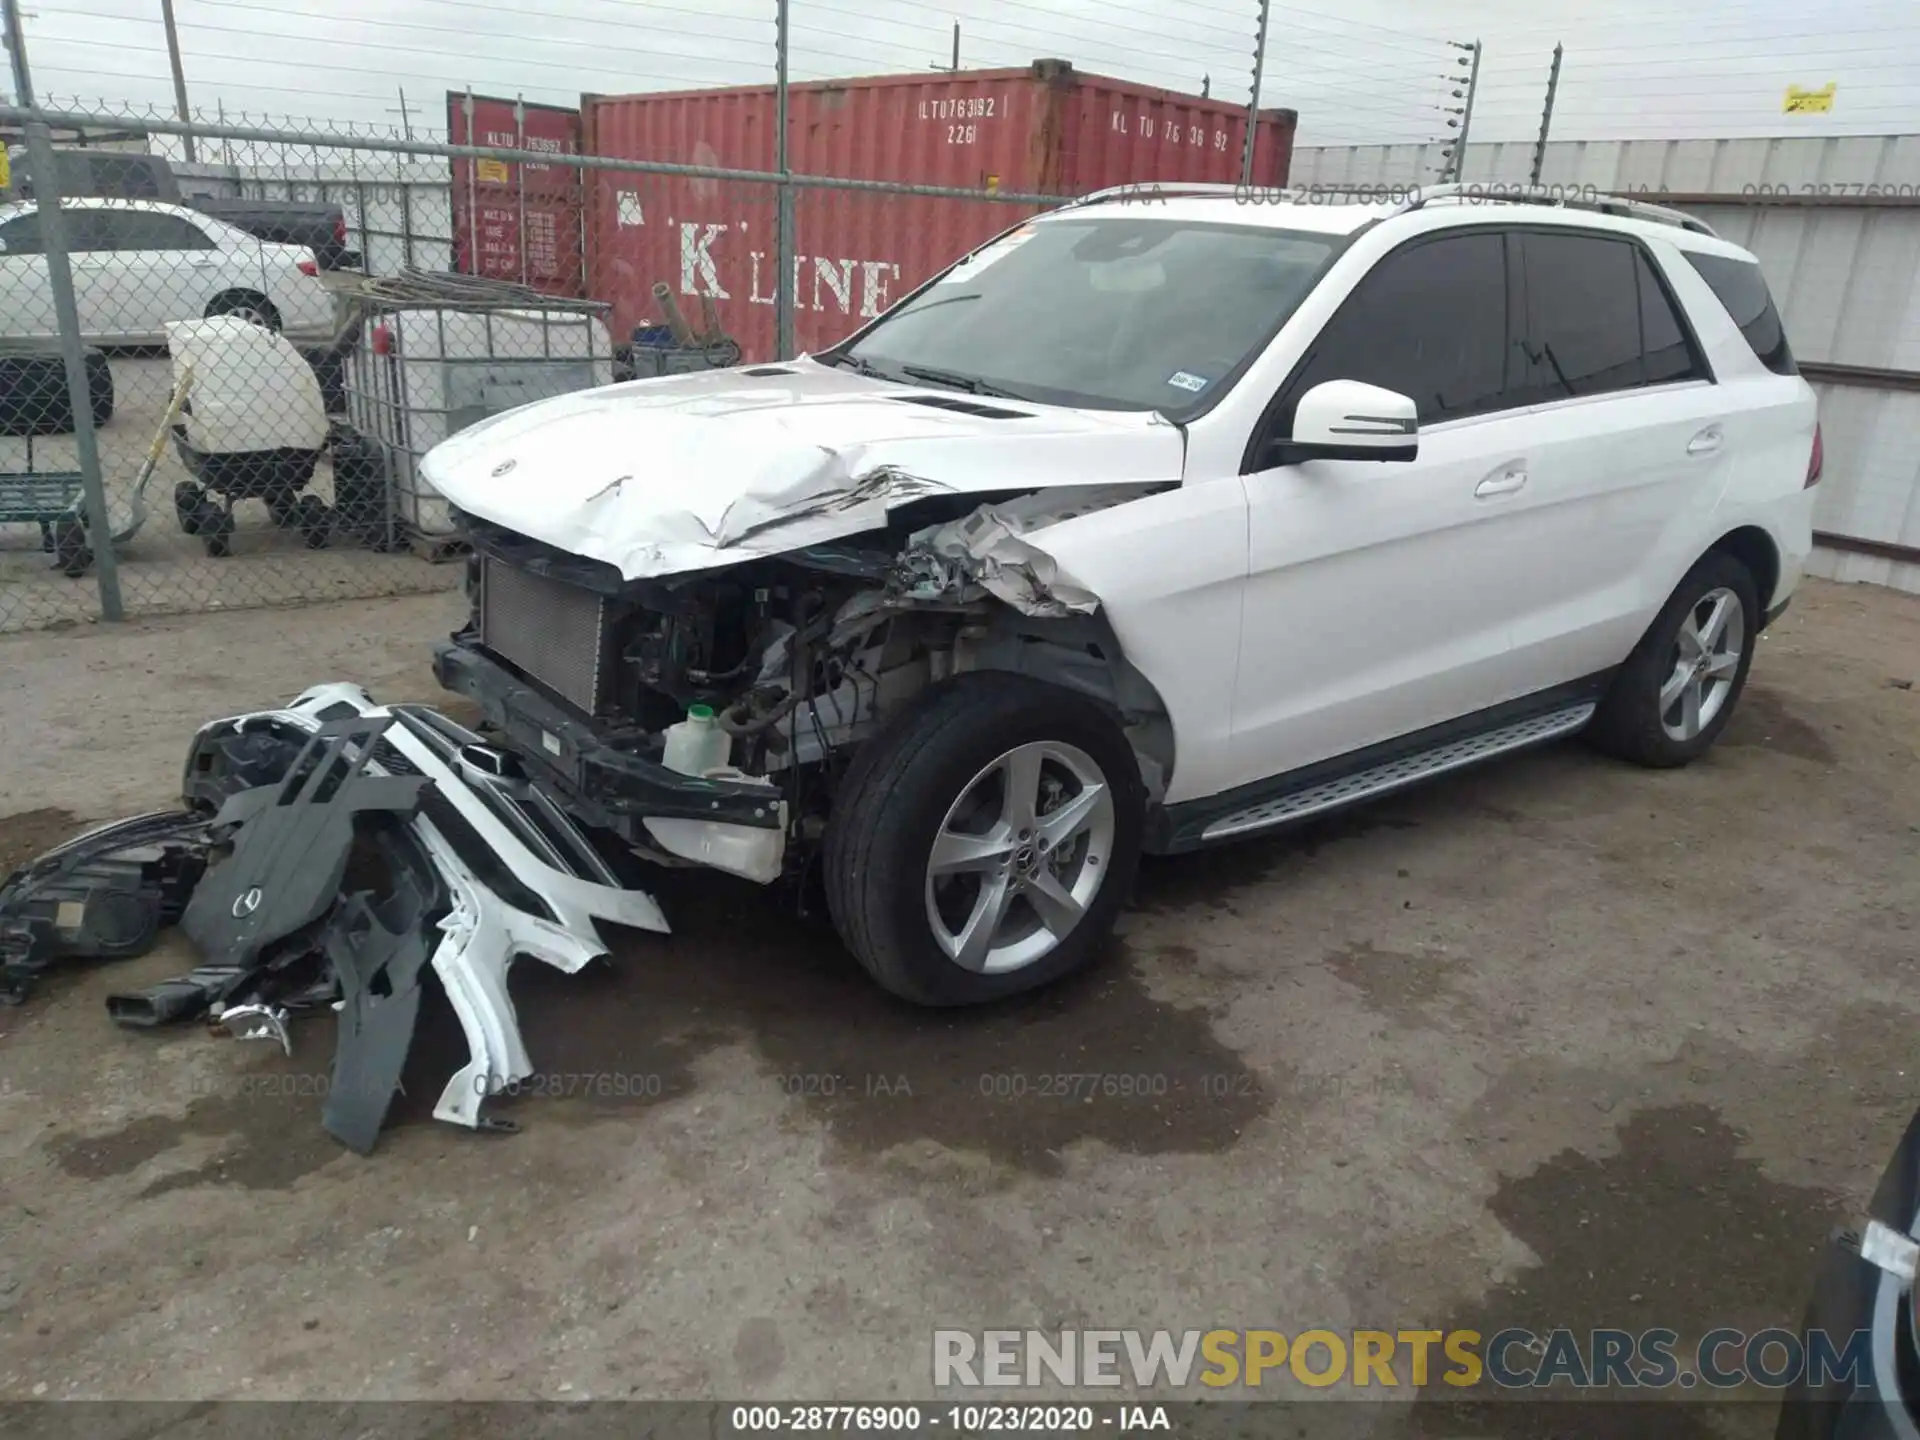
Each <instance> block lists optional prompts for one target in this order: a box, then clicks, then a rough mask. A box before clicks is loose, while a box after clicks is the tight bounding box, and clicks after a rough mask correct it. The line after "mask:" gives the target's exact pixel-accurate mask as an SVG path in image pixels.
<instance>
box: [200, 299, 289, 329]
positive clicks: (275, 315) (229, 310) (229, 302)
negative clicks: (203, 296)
mask: <svg viewBox="0 0 1920 1440" xmlns="http://www.w3.org/2000/svg"><path fill="white" fill-rule="evenodd" d="M216 315H237V316H239V317H240V318H241V319H244V320H251V321H252V322H253V323H254V324H256V325H264V326H266V327H267V329H269V330H272V331H274V332H275V333H278V332H279V329H280V312H279V311H278V310H276V309H274V306H273V302H272V301H271V300H269V299H267V297H266V296H264V295H262V294H260V293H259V292H258V291H257V290H229V291H227V292H225V293H224V294H221V295H216V296H214V297H213V299H211V300H209V301H208V302H207V309H206V316H207V319H209V320H211V319H213V317H214V316H216Z"/></svg>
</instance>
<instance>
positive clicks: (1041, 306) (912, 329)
mask: <svg viewBox="0 0 1920 1440" xmlns="http://www.w3.org/2000/svg"><path fill="white" fill-rule="evenodd" d="M1337 240H1338V237H1335V236H1331V235H1312V234H1302V233H1298V232H1293V231H1286V230H1274V229H1270V228H1267V227H1263V226H1253V225H1206V224H1195V223H1190V222H1185V221H1177V220H1154V219H1143V218H1140V217H1138V216H1112V215H1109V216H1106V217H1102V218H1095V217H1092V216H1089V217H1086V218H1073V219H1065V218H1063V219H1057V220H1046V221H1042V222H1039V223H1036V224H1032V225H1027V226H1023V227H1022V228H1021V229H1019V230H1016V231H1014V232H1013V233H1012V234H1010V235H1008V236H1006V237H1005V238H1003V239H1001V240H998V241H996V242H994V243H993V244H992V245H989V246H987V247H986V248H985V249H982V250H980V251H978V252H977V253H975V254H974V255H973V256H971V257H970V258H969V259H967V260H964V261H962V262H961V263H960V264H959V265H956V266H955V267H954V268H953V269H952V270H951V271H949V272H948V273H947V274H946V275H945V276H943V277H942V278H941V280H940V282H939V283H938V284H936V285H933V286H930V287H929V288H927V289H926V290H923V291H921V292H920V294H918V295H917V296H915V297H914V298H912V299H911V300H909V301H907V302H906V303H905V304H903V305H902V306H900V307H899V308H898V309H897V310H894V311H892V312H890V313H889V314H888V315H887V316H886V317H885V318H884V319H883V320H881V321H880V323H879V324H878V325H877V326H876V327H875V328H874V329H872V330H870V331H868V333H867V334H866V335H865V336H864V337H863V338H861V339H860V340H859V341H858V342H857V343H856V344H854V345H852V346H850V347H846V348H845V349H843V350H842V351H840V352H839V353H840V354H841V355H842V356H845V357H848V358H850V360H851V361H852V362H853V363H855V364H859V365H861V366H862V368H865V369H867V370H869V371H870V373H873V374H876V375H880V376H883V377H885V378H887V379H894V380H903V381H907V382H909V383H916V384H917V383H927V384H935V385H939V384H946V385H951V386H953V387H954V388H956V389H972V390H976V391H978V392H979V393H981V394H999V395H1006V396H1010V397H1013V398H1017V399H1028V400H1035V401H1041V402H1052V403H1055V404H1063V405H1082V406H1090V407H1096V408H1102V409H1123V410H1159V411H1162V412H1164V413H1166V414H1167V415H1170V416H1173V417H1176V418H1177V417H1178V416H1179V415H1180V414H1181V413H1183V412H1185V411H1189V410H1193V409H1195V408H1197V407H1198V406H1200V405H1201V404H1203V403H1204V402H1206V401H1208V400H1210V399H1212V398H1213V395H1214V394H1215V393H1216V392H1217V391H1218V390H1219V389H1220V388H1222V387H1223V386H1224V385H1225V384H1226V383H1227V382H1228V381H1229V380H1230V379H1231V377H1232V376H1233V375H1234V373H1235V372H1236V371H1237V369H1238V368H1239V366H1240V364H1241V362H1242V361H1244V360H1246V359H1247V358H1248V356H1249V355H1250V354H1251V353H1252V352H1253V351H1254V350H1255V349H1256V347H1258V346H1260V345H1262V344H1264V343H1265V342H1266V340H1267V339H1268V337H1269V336H1271V335H1272V334H1273V332H1274V331H1275V330H1276V329H1278V328H1279V326H1280V324H1281V323H1282V322H1283V321H1284V320H1285V319H1286V318H1287V316H1289V315H1290V314H1292V313H1293V310H1294V307H1295V306H1297V305H1298V304H1299V303H1300V302H1301V300H1303V299H1304V298H1305V297H1306V294H1307V292H1308V291H1309V290H1310V289H1311V288H1312V286H1313V281H1314V278H1315V277H1316V276H1317V274H1318V273H1319V270H1320V267H1321V266H1322V265H1323V264H1324V263H1325V262H1326V259H1327V257H1328V256H1329V255H1330V254H1331V253H1332V252H1333V248H1334V246H1335V244H1336V243H1337ZM823 358H825V359H827V360H829V361H831V360H833V358H834V357H833V356H832V355H828V356H826V357H823ZM841 363H846V361H845V360H843V361H842V362H841Z"/></svg>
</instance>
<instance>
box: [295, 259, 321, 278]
mask: <svg viewBox="0 0 1920 1440" xmlns="http://www.w3.org/2000/svg"><path fill="white" fill-rule="evenodd" d="M298 267H299V270H300V273H301V274H302V275H318V274H319V273H320V262H319V261H318V260H301V261H299V262H298Z"/></svg>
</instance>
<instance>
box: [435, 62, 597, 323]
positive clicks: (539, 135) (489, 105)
mask: <svg viewBox="0 0 1920 1440" xmlns="http://www.w3.org/2000/svg"><path fill="white" fill-rule="evenodd" d="M469 109H471V112H472V113H471V117H469V113H468V112H469ZM447 136H448V141H449V143H451V144H454V145H478V146H485V147H487V148H489V149H495V150H534V151H540V152H544V153H546V154H550V155H577V154H579V153H580V112H579V111H578V110H568V109H566V108H564V107H563V106H559V105H529V104H527V103H526V102H524V101H520V100H503V99H500V98H499V97H497V96H492V95H469V94H467V93H465V92H463V91H448V92H447ZM450 163H451V165H452V167H453V268H454V269H455V270H457V271H459V272H460V273H461V274H464V275H486V276H490V277H492V278H494V279H497V280H513V281H517V282H519V283H521V284H524V285H531V286H533V287H534V288H535V289H536V290H540V291H542V292H544V293H545V294H548V295H571V296H578V295H580V294H581V293H582V286H583V284H584V281H585V277H586V267H585V264H584V255H585V251H584V248H583V245H582V237H581V229H580V216H581V210H580V198H581V194H582V186H581V178H580V169H579V167H578V166H574V165H533V164H528V165H521V164H518V163H516V162H513V161H509V160H453V161H451V162H450ZM476 261H477V263H476Z"/></svg>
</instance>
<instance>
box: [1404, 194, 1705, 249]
mask: <svg viewBox="0 0 1920 1440" xmlns="http://www.w3.org/2000/svg"><path fill="white" fill-rule="evenodd" d="M1429 200H1471V201H1474V202H1476V203H1484V204H1502V203H1504V204H1508V205H1557V206H1559V207H1560V208H1561V209H1564V210H1591V211H1593V212H1594V213H1596V214H1600V215H1617V216H1620V217H1621V218H1623V219H1628V220H1651V221H1654V222H1655V223H1656V224H1660V225H1672V226H1675V227H1676V228H1678V229H1681V230H1691V231H1692V232H1694V233H1695V234H1696V235H1712V234H1713V233H1714V232H1713V229H1712V227H1711V226H1709V225H1708V224H1707V223H1706V221H1704V220H1697V219H1695V218H1694V217H1693V216H1691V215H1687V214H1684V213H1682V212H1681V211H1679V210H1672V209H1669V208H1668V207H1667V206H1665V205H1655V204H1653V203H1651V202H1650V201H1646V200H1636V199H1634V198H1633V197H1631V196H1628V195H1602V194H1598V193H1590V194H1588V193H1581V192H1580V191H1578V190H1575V191H1573V192H1571V193H1569V192H1568V190H1567V189H1566V188H1565V187H1560V186H1550V185H1502V184H1487V183H1479V184H1449V185H1423V186H1419V187H1417V188H1416V189H1415V190H1414V192H1413V194H1412V195H1410V196H1408V197H1407V199H1406V200H1405V201H1403V202H1402V203H1401V205H1400V207H1399V209H1398V210H1396V211H1395V212H1394V213H1395V214H1396V215H1399V214H1404V213H1405V212H1407V211H1409V210H1418V209H1420V208H1421V207H1422V206H1423V205H1425V204H1426V203H1427V202H1428V201H1429ZM1715 238H1718V237H1715Z"/></svg>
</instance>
